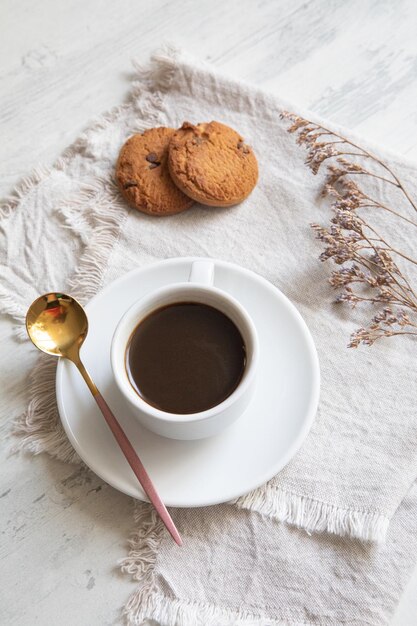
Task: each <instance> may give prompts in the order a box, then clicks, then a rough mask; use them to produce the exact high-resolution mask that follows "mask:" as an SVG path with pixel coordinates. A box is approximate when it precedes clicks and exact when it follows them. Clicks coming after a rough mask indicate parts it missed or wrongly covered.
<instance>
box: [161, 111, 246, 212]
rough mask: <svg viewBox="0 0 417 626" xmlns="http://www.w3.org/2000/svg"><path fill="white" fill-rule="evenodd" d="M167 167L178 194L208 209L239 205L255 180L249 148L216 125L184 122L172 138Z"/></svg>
mask: <svg viewBox="0 0 417 626" xmlns="http://www.w3.org/2000/svg"><path fill="white" fill-rule="evenodd" d="M168 166H169V172H170V174H171V177H172V180H173V181H174V183H175V184H176V185H177V187H179V189H181V191H183V192H184V193H185V194H186V195H187V196H189V197H190V198H193V200H196V201H197V202H200V203H201V204H208V205H210V206H232V205H234V204H238V203H239V202H242V200H244V199H245V198H246V197H247V196H248V195H249V194H250V192H251V191H252V190H253V188H254V187H255V185H256V181H257V180H258V163H257V160H256V157H255V155H254V153H253V150H252V148H250V147H249V146H248V145H247V144H245V142H244V140H243V138H242V137H241V136H240V135H239V133H237V132H236V131H235V130H233V128H230V127H229V126H226V125H225V124H221V123H220V122H209V123H207V124H197V125H194V124H190V123H189V122H184V124H183V125H182V127H181V128H180V129H179V130H177V131H176V132H175V133H174V134H173V135H172V138H171V141H170V144H169V155H168Z"/></svg>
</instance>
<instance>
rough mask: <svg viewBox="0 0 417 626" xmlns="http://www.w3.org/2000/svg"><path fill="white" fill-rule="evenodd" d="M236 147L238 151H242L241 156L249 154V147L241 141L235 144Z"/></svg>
mask: <svg viewBox="0 0 417 626" xmlns="http://www.w3.org/2000/svg"><path fill="white" fill-rule="evenodd" d="M237 147H238V149H239V150H242V152H243V154H249V152H250V150H249V146H247V145H246V144H245V143H244V142H243V141H238V142H237Z"/></svg>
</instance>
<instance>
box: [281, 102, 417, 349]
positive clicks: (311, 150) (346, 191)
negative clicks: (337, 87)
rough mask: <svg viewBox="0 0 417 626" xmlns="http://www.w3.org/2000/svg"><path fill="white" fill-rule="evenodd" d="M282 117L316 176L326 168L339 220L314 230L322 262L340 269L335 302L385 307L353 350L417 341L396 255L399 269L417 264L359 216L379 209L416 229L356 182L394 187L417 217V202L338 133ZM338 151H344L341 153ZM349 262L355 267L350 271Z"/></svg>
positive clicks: (413, 306) (358, 335) (415, 304)
mask: <svg viewBox="0 0 417 626" xmlns="http://www.w3.org/2000/svg"><path fill="white" fill-rule="evenodd" d="M281 117H282V118H284V119H286V120H289V121H290V122H291V126H290V127H289V128H288V129H287V130H288V132H290V133H295V134H296V136H297V144H299V145H300V146H303V147H304V148H306V149H307V159H306V164H307V165H308V166H309V168H310V169H311V171H312V172H313V174H317V172H318V171H319V169H320V167H321V166H322V165H323V164H324V166H325V167H326V168H327V173H328V177H327V180H326V183H325V185H324V189H323V195H324V196H329V197H331V198H332V201H331V208H332V210H333V212H334V216H333V218H332V219H331V224H330V226H329V227H323V226H320V225H318V224H312V227H313V228H314V230H315V231H316V235H317V238H318V239H320V240H321V241H322V242H323V243H324V244H325V246H326V248H325V250H324V252H323V253H322V254H321V255H320V259H321V260H322V261H326V260H327V259H332V260H333V261H334V262H335V263H336V264H337V266H338V267H339V269H337V270H336V271H333V272H332V275H331V277H330V279H329V280H330V283H331V284H332V285H333V287H335V288H342V291H341V292H340V293H339V295H338V296H337V299H336V301H337V302H346V303H348V304H350V305H351V306H353V307H355V306H356V305H357V304H358V303H371V304H373V305H379V306H381V305H382V306H383V308H382V309H380V310H379V312H378V313H377V314H376V315H375V316H374V317H373V318H372V320H371V321H370V323H369V326H368V328H359V329H358V330H356V331H355V332H354V333H353V334H352V336H351V339H350V343H349V347H358V346H359V345H360V344H364V345H369V346H370V345H372V344H373V343H374V342H375V341H376V340H377V339H380V338H382V337H393V336H396V335H413V336H416V335H417V332H416V331H415V330H414V329H416V328H417V323H416V322H417V295H416V292H415V291H414V289H413V288H412V286H411V283H410V280H409V279H408V278H407V276H406V274H405V272H404V270H403V269H402V268H400V267H399V266H398V265H397V263H396V262H394V260H393V255H395V256H396V257H398V259H399V261H398V262H399V263H402V264H403V265H404V264H406V265H407V269H408V270H410V269H411V268H412V267H415V266H417V260H415V259H413V258H411V256H409V254H407V253H405V252H403V251H401V250H399V249H398V248H397V247H394V246H393V245H391V244H390V243H389V242H388V241H387V238H386V236H385V235H384V236H383V235H381V233H380V232H379V229H378V230H377V229H376V228H375V226H373V225H371V224H370V223H369V222H368V221H367V220H366V219H365V218H364V217H363V216H362V215H360V214H359V211H361V210H362V209H370V208H377V209H380V210H382V211H387V212H388V213H389V214H390V215H391V219H395V218H398V219H400V220H402V223H403V226H404V227H414V228H415V227H417V223H416V222H415V221H414V220H412V219H410V218H409V217H407V216H406V215H404V214H403V213H402V212H399V211H397V210H395V209H393V208H392V207H390V206H388V205H387V204H385V203H383V202H381V201H380V200H378V199H375V198H372V197H371V196H369V195H368V194H367V193H365V192H364V191H363V190H362V189H361V188H359V187H358V185H357V184H356V182H354V180H353V179H352V177H353V176H360V177H368V178H373V179H377V180H378V181H381V182H382V183H384V184H388V185H390V186H393V187H395V188H396V189H398V190H399V192H401V194H402V195H403V198H404V199H405V200H406V201H407V206H408V207H409V208H410V209H412V210H413V211H417V205H416V203H415V201H414V200H413V199H412V197H411V195H410V193H409V192H408V191H407V189H406V188H405V187H404V185H403V183H401V181H400V180H399V178H398V176H397V175H396V174H395V172H393V170H392V169H391V168H390V167H389V166H388V165H387V164H386V163H384V162H383V161H381V159H379V158H378V157H377V156H375V155H374V154H372V153H371V152H369V151H368V150H366V149H364V148H362V147H361V146H359V145H358V144H356V143H354V142H353V141H350V140H348V139H347V138H346V137H343V136H342V135H340V134H339V133H335V132H333V131H331V130H330V129H328V128H326V127H324V126H321V125H319V124H316V123H314V122H310V121H309V120H306V119H304V118H301V117H299V116H297V115H294V114H292V113H288V112H284V113H282V115H281ZM336 145H338V146H341V147H338V148H336V147H335V146H336ZM352 148H353V149H354V150H353V151H352V150H351V149H352ZM354 158H360V159H367V160H369V161H372V162H374V163H375V164H377V165H378V166H380V167H382V168H383V169H384V170H385V172H387V173H388V174H389V177H387V176H383V175H380V174H378V173H377V172H372V171H370V170H369V169H367V168H365V167H363V166H362V165H361V164H359V163H357V162H355V161H354V160H353V159H354ZM331 159H336V162H337V165H333V164H329V161H330V160H331ZM394 230H395V229H394ZM349 261H350V262H351V263H352V264H351V265H346V264H347V263H348V262H349ZM353 286H355V287H356V286H358V287H362V288H363V289H362V290H361V292H360V293H358V292H357V291H354V290H353V288H352V287H353ZM366 291H369V293H366ZM406 310H407V312H406ZM410 315H411V317H410Z"/></svg>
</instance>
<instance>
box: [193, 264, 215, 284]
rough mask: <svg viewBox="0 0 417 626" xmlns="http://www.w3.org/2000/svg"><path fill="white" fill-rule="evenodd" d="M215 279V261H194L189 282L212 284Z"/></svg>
mask: <svg viewBox="0 0 417 626" xmlns="http://www.w3.org/2000/svg"><path fill="white" fill-rule="evenodd" d="M213 280H214V263H213V261H194V263H193V264H192V265H191V271H190V275H189V277H188V282H190V283H197V284H199V285H212V284H213Z"/></svg>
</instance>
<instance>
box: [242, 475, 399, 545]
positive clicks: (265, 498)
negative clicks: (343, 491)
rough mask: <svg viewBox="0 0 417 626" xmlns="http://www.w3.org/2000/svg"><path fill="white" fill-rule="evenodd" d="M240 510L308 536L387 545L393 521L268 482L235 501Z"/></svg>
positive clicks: (376, 513)
mask: <svg viewBox="0 0 417 626" xmlns="http://www.w3.org/2000/svg"><path fill="white" fill-rule="evenodd" d="M234 504H236V506H237V507H239V508H241V509H249V510H252V511H257V512H258V513H260V514H261V515H265V516H266V517H271V518H273V519H276V520H279V521H280V522H286V523H288V524H291V525H292V526H297V527H298V528H301V529H303V530H305V531H306V532H307V533H308V534H312V533H313V532H314V533H323V532H327V533H331V534H335V535H339V536H340V537H343V536H349V537H355V538H356V539H360V540H361V541H373V542H375V543H383V542H384V541H385V539H386V535H387V531H388V526H389V522H390V520H389V518H388V517H386V516H385V515H381V514H380V513H378V512H377V511H367V510H355V509H343V508H340V507H337V506H334V505H333V504H328V503H327V502H323V501H321V500H317V499H314V498H310V497H307V496H303V495H301V494H297V493H294V492H292V491H287V490H286V489H281V488H279V487H277V486H275V485H271V484H270V483H267V484H266V485H262V487H258V489H256V490H255V491H252V492H251V493H249V494H247V495H246V496H242V497H241V498H238V499H237V500H235V501H234Z"/></svg>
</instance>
